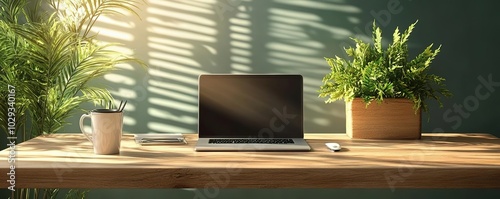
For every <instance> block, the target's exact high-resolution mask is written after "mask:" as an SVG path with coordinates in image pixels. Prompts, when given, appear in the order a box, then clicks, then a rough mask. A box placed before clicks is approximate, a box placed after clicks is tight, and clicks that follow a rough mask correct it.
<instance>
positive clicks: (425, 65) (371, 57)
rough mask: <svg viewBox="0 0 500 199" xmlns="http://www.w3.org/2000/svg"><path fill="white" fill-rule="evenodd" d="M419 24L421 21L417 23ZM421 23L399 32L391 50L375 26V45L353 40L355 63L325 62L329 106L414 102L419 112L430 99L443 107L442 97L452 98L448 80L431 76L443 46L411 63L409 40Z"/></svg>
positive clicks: (427, 50) (429, 49)
mask: <svg viewBox="0 0 500 199" xmlns="http://www.w3.org/2000/svg"><path fill="white" fill-rule="evenodd" d="M417 22H418V21H417ZM417 22H415V23H413V24H411V25H410V27H409V28H408V29H407V30H406V31H404V33H400V32H399V28H396V30H395V31H394V34H393V42H392V43H391V44H389V46H388V47H387V49H383V48H382V31H381V29H380V28H379V27H377V26H376V24H375V22H374V23H373V36H372V41H373V45H371V44H370V43H365V42H363V41H362V40H360V39H356V38H351V39H352V40H354V42H355V43H356V47H355V48H352V47H349V48H346V49H345V52H346V53H347V55H348V57H350V58H351V60H347V59H343V58H340V57H338V56H336V57H335V58H325V59H326V62H327V63H328V65H330V67H331V72H330V73H328V74H326V75H325V77H324V78H323V85H322V86H321V87H320V90H319V93H320V94H319V96H320V97H326V98H327V99H326V101H325V102H326V103H330V102H333V101H336V100H340V99H344V100H345V101H352V100H353V99H354V98H363V100H364V101H365V103H367V104H369V103H370V102H371V101H373V100H377V101H382V100H383V99H384V98H407V99H410V100H412V101H413V102H414V104H415V106H414V109H415V110H419V109H420V108H422V109H423V110H424V111H426V110H427V106H426V104H425V103H424V100H426V99H435V100H437V101H438V102H439V103H440V104H441V102H440V97H439V95H443V96H450V95H451V93H450V92H449V91H448V90H447V89H446V88H445V85H444V81H445V79H444V78H442V77H439V76H437V75H433V74H429V67H430V64H431V63H432V61H433V60H434V58H435V57H436V55H437V54H438V53H439V51H440V50H441V46H439V47H438V48H436V49H434V50H433V49H432V47H433V45H432V44H431V45H429V46H428V47H427V48H425V50H424V51H423V52H422V53H421V54H419V55H418V56H417V57H415V58H414V59H413V60H411V61H409V58H408V57H409V55H408V43H407V42H408V39H409V37H410V34H411V32H412V31H413V29H414V27H415V25H416V24H417Z"/></svg>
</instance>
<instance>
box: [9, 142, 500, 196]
mask: <svg viewBox="0 0 500 199" xmlns="http://www.w3.org/2000/svg"><path fill="white" fill-rule="evenodd" d="M185 137H186V138H187V140H188V144H186V145H157V146H141V145H138V144H136V143H135V142H134V140H133V135H130V134H128V135H124V137H123V139H122V147H121V151H120V154H119V155H95V154H94V153H93V149H92V145H91V143H90V142H88V141H87V140H86V139H85V137H84V136H83V135H81V134H55V135H49V136H41V137H37V138H34V139H32V140H29V141H26V142H23V143H20V144H18V145H17V146H16V152H17V153H16V164H15V166H16V170H15V173H16V176H15V180H16V188H23V187H30V188H33V187H36V188H207V187H210V186H212V187H218V188H391V189H394V188H500V183H498V181H499V179H500V139H499V138H497V137H495V136H492V135H489V134H470V133H469V134H452V133H443V134H423V136H422V139H421V140H354V139H350V138H348V137H347V136H346V135H345V134H306V135H305V138H306V140H307V142H308V143H309V145H310V146H311V148H312V151H310V152H196V151H194V145H195V144H196V140H197V135H196V134H185ZM326 142H337V143H340V144H341V145H342V148H343V149H342V151H340V152H331V151H329V150H328V149H327V148H326V147H325V145H324V143H326ZM8 153H9V151H8V149H5V150H3V151H1V152H0V173H8V172H9V171H10V170H9V169H8V168H9V166H10V164H9V163H8V159H7V157H8ZM5 176H6V175H4V177H2V178H5V179H7V178H8V175H7V177H5ZM0 184H1V185H0V186H2V187H8V186H9V183H8V182H6V180H0Z"/></svg>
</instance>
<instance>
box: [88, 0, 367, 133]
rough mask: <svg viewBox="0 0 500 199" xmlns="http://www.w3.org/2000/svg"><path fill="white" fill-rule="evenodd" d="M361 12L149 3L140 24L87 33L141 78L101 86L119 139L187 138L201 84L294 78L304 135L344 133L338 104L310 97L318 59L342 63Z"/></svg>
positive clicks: (328, 5) (319, 2) (237, 3)
mask: <svg viewBox="0 0 500 199" xmlns="http://www.w3.org/2000/svg"><path fill="white" fill-rule="evenodd" d="M360 12H361V10H360V9H359V8H357V7H355V6H352V5H349V4H347V3H344V2H343V1H337V0H330V1H328V0H300V1H287V0H269V1H256V0H212V1H207V0H192V1H184V0H169V1H162V0H148V1H147V4H146V5H144V7H143V8H142V12H140V15H141V20H134V19H132V18H133V17H130V19H131V20H132V21H131V22H123V21H128V19H127V20H123V19H120V18H103V19H102V20H100V21H99V22H98V24H96V26H98V27H100V29H98V31H99V38H100V39H101V40H104V41H106V42H120V43H123V44H124V46H123V49H122V50H124V51H125V52H129V53H131V54H134V56H136V57H138V58H140V59H142V60H144V61H145V62H146V64H147V65H148V66H149V69H148V70H141V69H140V68H139V67H135V66H130V65H123V66H121V70H118V71H115V72H114V73H112V74H109V75H107V76H106V77H105V78H104V81H103V82H101V83H103V84H106V85H108V86H110V88H112V89H111V91H112V93H113V95H114V96H115V98H117V100H119V99H127V100H128V101H129V104H128V105H127V108H126V109H125V110H126V112H125V119H124V130H125V131H126V132H132V133H196V131H197V117H198V108H197V106H198V94H197V90H198V76H199V75H200V74H204V73H233V74H241V73H251V74H254V73H292V74H301V75H303V76H304V115H305V118H304V128H305V131H306V132H345V120H344V118H345V110H344V103H343V102H336V103H332V104H325V103H324V100H323V99H321V98H318V97H317V96H318V93H317V90H318V89H319V86H320V85H321V80H322V78H323V76H324V75H325V74H326V73H327V72H328V71H329V67H328V65H327V64H326V62H325V60H324V57H326V56H331V55H332V54H333V55H335V54H336V55H341V54H342V53H343V52H342V51H341V48H339V46H340V45H345V44H346V43H347V42H350V41H349V36H350V35H352V34H353V33H352V32H351V30H350V29H352V27H353V26H354V25H355V24H356V23H358V21H359V20H358V19H357V15H359V14H360Z"/></svg>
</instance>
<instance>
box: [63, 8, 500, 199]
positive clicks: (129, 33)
mask: <svg viewBox="0 0 500 199" xmlns="http://www.w3.org/2000/svg"><path fill="white" fill-rule="evenodd" d="M147 2H148V5H147V6H144V8H143V10H142V12H141V18H142V20H136V19H133V17H132V16H131V17H130V18H127V20H128V19H130V20H131V21H124V20H123V18H116V19H114V18H111V19H108V20H103V21H101V22H99V23H98V24H97V26H98V27H102V28H103V29H102V30H101V31H100V32H101V35H100V38H101V39H103V40H105V41H109V42H120V43H124V44H125V46H124V50H125V51H127V52H134V54H135V56H137V57H139V58H141V59H143V60H144V61H145V62H146V63H147V64H148V65H149V67H150V68H149V70H148V71H145V70H142V69H140V68H139V67H137V66H127V65H125V66H123V67H122V69H121V70H119V71H116V72H115V73H113V74H111V75H108V76H106V77H105V78H104V79H103V80H102V81H100V82H97V83H96V84H105V85H108V86H109V87H110V90H111V91H112V92H113V94H114V95H115V97H116V98H117V99H127V100H128V101H129V104H128V106H127V109H126V110H127V112H126V118H125V125H124V128H125V131H127V132H131V133H148V132H181V133H194V132H196V125H197V124H196V119H197V77H198V75H199V74H202V73H300V74H302V75H303V76H304V98H305V107H304V109H305V117H306V118H305V130H306V132H345V115H344V103H343V102H337V103H333V104H324V102H323V99H320V98H317V92H316V90H318V88H319V86H320V85H321V78H322V77H323V75H324V74H325V73H327V72H328V71H329V68H328V66H327V64H326V63H325V62H324V60H323V57H325V56H334V55H339V56H344V55H343V52H342V47H344V46H346V45H351V44H352V42H351V41H350V40H349V37H362V38H369V33H370V32H367V31H370V30H371V29H370V27H368V30H366V27H367V26H366V25H367V24H368V25H370V24H371V23H372V22H373V20H374V19H377V21H378V22H379V25H380V26H381V27H382V30H383V33H384V36H385V37H386V38H387V39H389V40H385V42H390V41H391V40H390V37H391V35H392V32H393V30H394V29H395V27H396V26H399V27H400V28H401V29H406V28H407V27H408V25H410V24H411V23H413V22H415V21H416V20H417V19H418V20H419V23H418V24H417V26H416V29H415V30H414V33H413V34H412V37H411V38H410V42H411V45H410V52H411V53H412V54H413V55H416V54H417V53H420V52H421V51H422V50H423V48H425V47H426V46H427V45H429V44H431V43H435V44H442V45H443V47H442V51H441V53H440V54H439V55H438V57H437V59H436V60H435V61H434V63H433V65H432V67H433V69H432V71H433V72H435V73H436V74H438V75H440V76H443V77H445V78H446V79H447V82H446V84H447V85H448V87H449V89H450V90H451V91H452V92H453V93H454V96H453V97H452V98H448V99H444V100H443V108H441V109H439V108H438V105H437V103H435V102H430V111H429V114H428V115H426V114H424V115H423V117H424V120H423V121H424V123H423V130H424V131H426V132H432V131H438V132H439V131H444V132H486V133H491V134H494V135H496V136H499V137H500V131H499V129H500V128H499V127H500V126H499V124H500V123H499V121H500V119H498V118H499V117H497V115H498V114H499V113H500V106H499V105H497V104H496V103H495V102H499V101H500V94H499V91H500V86H498V85H496V84H493V85H490V86H489V87H487V86H485V83H484V81H488V78H491V79H492V80H491V81H493V82H500V73H499V69H498V64H497V63H496V58H497V57H498V55H497V54H498V52H499V51H498V44H499V43H500V39H499V37H498V35H500V34H499V33H500V31H499V29H498V20H500V14H498V11H497V10H495V9H496V8H498V7H499V6H500V3H498V2H497V1H487V0H480V1H431V0H420V1H416V0H413V1H412V0H380V1H373V0H358V1H346V0H245V1H242V0H217V1H204V0H196V1H194V0H192V1H191V0H190V1H187V0H186V1H181V0H169V1H161V0H154V1H153V0H149V1H147ZM110 30H112V31H114V32H110V33H108V31H110ZM481 79H483V80H484V79H485V80H484V81H482V80H481ZM497 84H500V83H497ZM478 87H480V88H479V90H478ZM478 91H479V92H478ZM427 117H430V119H429V122H426V121H427ZM77 118H78V117H75V118H73V119H72V120H71V121H70V122H72V123H73V125H70V126H68V127H67V128H65V129H64V130H63V132H79V128H78V125H77ZM165 180H168V179H165ZM332 180H335V179H332ZM304 183H307V182H304ZM199 191H203V190H199ZM195 193H196V191H194V190H189V189H186V190H183V189H175V190H171V189H167V190H91V192H90V193H89V194H88V196H89V198H91V199H98V198H139V197H140V198H197V197H196V195H195ZM494 195H496V196H498V195H500V191H499V190H458V189H456V190H455V189H440V190H421V189H419V190H406V189H405V190H403V189H399V190H396V191H395V192H392V191H391V190H390V189H377V190H359V189H347V190H337V189H332V190H328V189H304V190H303V189H276V190H253V189H243V190H240V189H228V190H220V192H219V193H218V194H216V196H217V198H336V197H355V198H373V197H375V198H378V197H380V198H400V197H404V198H421V197H425V198H443V197H453V198H469V197H471V196H479V197H492V196H494ZM199 198H203V197H199ZM206 198H211V197H206Z"/></svg>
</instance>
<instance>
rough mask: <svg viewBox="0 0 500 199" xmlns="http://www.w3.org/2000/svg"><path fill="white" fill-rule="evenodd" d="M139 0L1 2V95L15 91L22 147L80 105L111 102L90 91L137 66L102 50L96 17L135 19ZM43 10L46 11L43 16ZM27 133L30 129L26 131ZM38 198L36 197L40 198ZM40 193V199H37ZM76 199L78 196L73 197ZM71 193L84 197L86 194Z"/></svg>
mask: <svg viewBox="0 0 500 199" xmlns="http://www.w3.org/2000/svg"><path fill="white" fill-rule="evenodd" d="M139 3H141V2H139V1H138V0H137V1H136V0H42V1H35V3H30V2H29V1H27V0H0V5H1V9H2V13H1V14H0V50H1V53H0V65H1V71H0V95H1V96H7V95H8V90H7V87H8V86H9V85H10V86H14V87H15V88H16V98H15V99H16V104H15V105H16V109H15V116H16V135H18V139H20V140H19V141H25V140H28V139H31V138H32V137H36V136H39V135H42V134H52V133H56V132H57V131H58V130H60V129H61V128H62V127H63V126H64V125H65V124H67V123H66V122H65V120H66V119H67V118H69V117H70V116H71V115H72V114H73V113H74V112H75V111H76V110H78V108H79V107H80V105H81V104H82V103H86V102H93V103H100V102H102V101H109V100H112V96H111V94H110V92H109V91H108V90H107V89H106V88H102V87H93V86H90V84H89V83H90V82H91V80H93V79H96V78H98V77H101V76H103V75H104V74H106V73H109V72H110V71H112V70H114V69H115V66H116V65H118V64H121V63H125V62H131V61H132V62H136V63H139V64H140V65H142V66H144V64H142V62H141V61H139V60H137V59H135V58H132V57H129V56H127V55H125V54H123V53H122V52H119V51H115V50H112V49H111V48H110V47H112V46H114V45H117V44H106V45H104V44H101V43H100V42H99V41H98V40H97V38H96V35H92V34H91V30H92V27H93V25H94V24H95V22H96V21H97V20H98V19H99V17H100V16H104V15H113V14H120V13H123V12H124V11H128V12H131V13H133V14H135V15H137V13H136V10H137V9H138V7H137V6H138V4H139ZM42 8H45V9H46V10H42ZM7 104H8V103H7V98H5V97H2V98H0V122H1V124H0V126H1V129H2V131H4V132H6V135H7V132H8V131H7V122H6V121H5V119H6V118H7V115H8V109H7V107H6V106H7ZM26 127H29V129H27V128H26ZM39 193H40V194H39ZM41 193H43V194H41ZM57 193H58V190H57V189H48V190H38V189H34V190H29V189H25V190H24V189H23V190H20V191H16V194H17V195H16V196H15V197H13V198H30V197H35V198H39V197H41V198H54V197H55V196H56V195H57ZM75 193H76V194H75ZM82 193H83V194H81V193H80V192H75V191H73V192H71V194H70V195H72V196H79V197H80V196H82V195H84V192H82Z"/></svg>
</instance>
